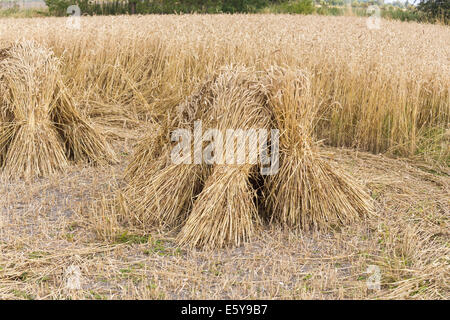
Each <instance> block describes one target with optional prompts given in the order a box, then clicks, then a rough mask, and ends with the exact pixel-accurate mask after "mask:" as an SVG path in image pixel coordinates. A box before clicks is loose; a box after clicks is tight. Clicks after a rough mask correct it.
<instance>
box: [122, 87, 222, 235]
mask: <svg viewBox="0 0 450 320" xmlns="http://www.w3.org/2000/svg"><path fill="white" fill-rule="evenodd" d="M212 82H213V80H211V79H209V80H206V81H205V83H203V84H202V85H201V86H200V87H199V89H198V90H197V91H196V92H195V93H194V94H192V95H191V96H190V97H188V98H187V99H186V100H185V101H184V102H183V103H181V104H180V105H179V106H177V110H176V112H174V113H173V114H175V116H174V117H173V118H172V117H171V114H169V115H168V119H165V121H164V122H163V124H160V125H154V131H152V132H151V133H150V134H149V135H148V136H147V137H145V138H144V139H143V140H142V141H141V142H140V143H139V144H138V145H137V146H136V148H135V151H134V156H133V159H132V161H131V162H130V164H129V165H128V167H127V169H126V172H125V179H126V181H127V182H128V184H127V186H126V187H125V189H124V192H123V193H122V197H123V198H124V201H125V203H126V207H127V208H128V207H132V208H133V210H132V211H128V210H126V211H127V212H124V214H125V215H126V216H127V218H128V219H129V222H131V223H132V224H134V225H138V226H141V227H142V228H143V229H144V230H146V229H147V228H148V227H149V226H154V225H158V226H160V227H170V228H177V227H179V226H181V225H182V224H183V223H184V221H185V220H186V218H187V215H188V213H189V212H190V210H191V208H192V204H193V199H194V197H195V196H196V195H197V194H198V193H199V192H200V190H201V188H202V185H203V184H204V180H205V177H206V175H207V172H208V170H207V169H206V168H205V167H204V166H202V165H194V164H174V163H172V162H171V158H170V154H171V149H172V147H171V142H170V131H171V130H173V129H180V128H184V129H188V130H193V128H194V121H195V120H196V119H199V118H201V117H202V114H204V113H206V112H207V110H208V109H209V108H210V107H209V106H210V105H211V101H212V99H213V97H212V90H211V83H212Z"/></svg>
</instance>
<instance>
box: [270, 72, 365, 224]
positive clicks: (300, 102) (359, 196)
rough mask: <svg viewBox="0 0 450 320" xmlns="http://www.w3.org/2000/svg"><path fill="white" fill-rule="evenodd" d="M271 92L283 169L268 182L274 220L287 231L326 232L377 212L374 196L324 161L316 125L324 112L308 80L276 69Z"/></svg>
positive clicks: (296, 73)
mask: <svg viewBox="0 0 450 320" xmlns="http://www.w3.org/2000/svg"><path fill="white" fill-rule="evenodd" d="M267 81H268V83H267V89H268V91H269V103H270V105H271V107H272V109H273V113H274V116H275V121H276V126H277V127H278V128H279V130H280V132H281V136H280V158H281V159H280V169H279V172H278V174H276V175H273V176H269V178H268V179H267V183H266V186H265V187H266V194H267V198H266V201H267V207H268V208H269V210H270V211H271V215H272V218H271V219H272V220H276V221H278V222H280V223H281V224H283V225H285V226H287V227H294V228H297V227H298V228H302V229H309V228H311V227H312V228H313V229H326V228H330V227H333V226H336V225H341V224H345V223H351V222H352V221H354V220H355V219H356V218H358V217H361V216H364V215H366V214H368V213H370V212H372V209H373V208H372V202H371V201H370V197H369V196H368V195H367V194H366V192H364V190H362V189H361V187H360V186H359V185H358V184H357V183H355V182H353V181H352V179H350V178H349V177H348V176H347V175H345V174H344V173H343V172H341V171H340V170H338V168H335V167H332V166H331V165H330V164H329V163H328V162H326V161H325V160H324V159H322V158H321V157H320V156H319V152H318V147H317V143H315V141H314V133H313V130H314V126H315V124H316V122H317V121H318V120H319V119H320V116H321V114H320V112H321V110H320V109H321V108H320V106H319V105H318V104H317V102H316V101H314V99H313V98H312V95H311V88H310V82H309V77H308V76H307V75H306V74H305V73H303V72H301V71H298V70H290V69H284V68H280V67H273V68H271V69H270V70H269V71H268V77H267Z"/></svg>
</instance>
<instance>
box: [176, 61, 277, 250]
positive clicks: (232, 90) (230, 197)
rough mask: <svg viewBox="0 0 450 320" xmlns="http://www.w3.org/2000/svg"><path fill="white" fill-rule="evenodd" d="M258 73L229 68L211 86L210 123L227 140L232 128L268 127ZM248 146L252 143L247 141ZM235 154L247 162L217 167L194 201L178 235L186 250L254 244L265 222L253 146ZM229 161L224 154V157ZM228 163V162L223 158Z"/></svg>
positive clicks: (263, 93)
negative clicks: (259, 204)
mask: <svg viewBox="0 0 450 320" xmlns="http://www.w3.org/2000/svg"><path fill="white" fill-rule="evenodd" d="M259 77H260V74H258V73H256V72H255V71H254V70H252V69H248V68H244V67H237V68H232V67H229V68H226V69H224V70H223V71H222V73H221V74H220V75H219V76H218V77H217V79H216V81H215V82H214V84H213V92H214V102H213V106H212V108H211V109H210V113H209V114H208V115H205V117H204V118H205V119H206V120H207V123H210V124H215V127H216V128H217V129H218V130H219V132H221V133H222V136H223V137H225V136H226V130H228V129H241V130H248V129H267V128H268V127H269V124H270V119H271V117H270V112H269V111H268V109H267V106H266V103H265V101H266V95H265V92H264V88H263V87H262V86H261V85H260V81H259ZM249 143H250V142H249ZM226 151H227V152H233V154H234V155H237V154H239V153H242V154H245V155H246V156H247V159H246V160H245V163H243V164H234V165H233V164H226V165H222V164H215V165H214V166H213V168H212V174H211V175H210V176H209V177H208V179H207V180H206V184H205V187H204V188H203V190H202V192H201V193H200V194H199V196H198V198H197V199H196V200H195V202H194V206H193V209H192V212H191V214H190V215H189V218H188V219H187V221H186V224H185V225H184V227H183V228H182V230H181V232H180V234H179V235H178V241H179V243H180V244H181V245H184V246H199V247H223V246H225V245H239V244H240V243H242V242H245V241H248V240H250V238H251V237H252V235H253V234H254V232H255V230H256V229H257V228H258V227H259V226H260V224H261V220H260V219H259V216H258V211H257V208H256V204H255V197H256V192H255V190H254V189H253V187H252V185H251V184H250V178H251V175H252V174H253V173H254V170H252V169H253V168H254V167H255V166H256V165H257V163H253V164H252V163H250V161H249V159H250V158H252V157H254V158H255V159H256V158H257V155H255V154H250V152H254V150H252V149H251V148H250V146H249V148H248V150H247V148H246V147H245V145H239V146H238V145H237V144H235V145H234V150H226ZM222 156H223V157H225V155H222ZM223 160H224V161H225V159H223Z"/></svg>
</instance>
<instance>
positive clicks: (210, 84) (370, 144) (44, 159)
mask: <svg viewBox="0 0 450 320" xmlns="http://www.w3.org/2000/svg"><path fill="white" fill-rule="evenodd" d="M66 22H67V21H66V19H64V18H42V19H40V18H39V19H28V20H27V19H14V20H12V19H11V20H9V19H2V20H0V71H1V73H0V93H1V94H0V165H1V172H0V176H1V177H0V252H1V254H0V298H2V299H14V298H16V299H17V298H19V299H65V298H75V299H86V298H87V299H190V298H192V299H210V298H213V299H219V298H221V299H230V298H231V299H252V298H253V299H259V298H263V299H305V298H306V299H378V298H388V299H404V298H407V299H449V298H450V283H449V281H448V279H449V278H450V277H449V276H450V268H449V262H450V261H449V258H450V257H449V254H450V249H449V213H450V210H449V208H450V196H449V194H450V193H449V183H450V170H449V164H450V147H449V142H450V139H449V130H450V95H449V92H450V60H449V57H450V43H449V41H448V39H449V38H450V29H449V27H447V26H441V25H426V24H416V23H400V22H388V21H382V27H381V29H376V30H373V29H368V28H367V25H366V21H365V20H364V19H363V18H356V17H355V18H354V17H319V16H297V15H214V16H209V15H179V16H178V15H168V16H157V15H155V16H136V17H126V16H118V17H82V18H81V24H80V29H71V28H68V27H67V24H66ZM5 30H8V32H5ZM11 30H12V31H11ZM199 120H201V121H202V123H203V125H204V128H203V129H204V130H206V129H208V128H216V129H217V131H218V132H219V133H221V134H223V136H225V132H226V131H227V130H229V129H244V130H250V129H254V128H256V129H265V130H271V129H278V130H279V131H280V136H279V170H278V171H277V173H275V174H273V175H268V176H264V175H262V174H261V173H260V172H262V171H261V168H262V166H263V163H262V161H256V162H253V163H250V164H249V163H245V164H233V165H229V164H223V163H222V164H219V163H217V162H216V163H212V164H204V163H201V164H188V163H187V160H188V158H190V156H189V157H186V158H184V159H182V160H183V161H185V163H182V164H174V163H173V161H172V162H171V159H173V158H171V156H172V153H171V152H172V151H173V149H172V148H173V146H174V140H171V133H172V132H173V131H174V130H177V129H184V130H187V131H189V132H190V131H193V132H194V134H195V123H196V121H199ZM274 141H275V140H274V138H273V137H272V138H271V140H270V141H269V144H268V145H267V148H268V149H270V153H271V154H272V150H273V145H274V143H275V142H274ZM188 145H189V147H190V146H191V142H189V144H188ZM200 145H201V144H200ZM258 145H259V141H258ZM192 146H193V150H194V153H193V155H194V158H195V156H196V152H197V150H196V149H195V148H196V147H195V141H194V143H192ZM236 148H237V150H238V151H239V148H238V147H236ZM271 148H272V149H271ZM249 149H250V146H249ZM233 150H234V149H233ZM200 151H201V152H203V151H202V150H200ZM212 154H213V153H211V154H210V155H212ZM212 157H213V158H214V159H216V160H217V154H216V153H214V155H213V156H212ZM249 157H252V154H249ZM255 158H256V156H255ZM373 266H375V267H376V268H378V270H379V271H380V275H381V279H380V288H379V289H371V288H370V287H369V286H368V282H367V281H368V280H370V279H369V278H370V275H371V273H370V270H371V268H372V267H373ZM368 270H369V271H368ZM73 273H75V274H77V281H75V283H74V282H73Z"/></svg>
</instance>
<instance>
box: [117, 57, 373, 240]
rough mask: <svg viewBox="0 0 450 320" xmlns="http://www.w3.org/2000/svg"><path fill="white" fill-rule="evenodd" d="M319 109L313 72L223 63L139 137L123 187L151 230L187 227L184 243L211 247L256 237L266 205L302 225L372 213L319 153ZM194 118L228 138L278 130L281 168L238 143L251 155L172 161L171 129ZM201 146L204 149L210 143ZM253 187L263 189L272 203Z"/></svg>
mask: <svg viewBox="0 0 450 320" xmlns="http://www.w3.org/2000/svg"><path fill="white" fill-rule="evenodd" d="M319 110H321V108H320V106H319V105H318V104H316V103H315V102H314V99H313V98H312V95H311V90H310V82H309V78H308V77H307V76H306V75H305V74H304V73H303V72H300V71H298V70H296V69H295V70H291V69H288V68H280V67H273V68H270V69H269V70H268V71H266V72H257V71H255V70H254V69H251V68H247V67H241V66H238V67H236V66H234V67H233V66H228V67H225V68H223V69H221V70H220V72H218V73H217V74H216V75H215V76H213V77H211V78H210V79H208V80H207V81H205V82H204V84H203V85H202V86H200V88H199V89H198V90H197V91H196V92H195V93H194V94H193V95H191V96H190V97H189V98H188V99H187V100H186V101H185V102H184V103H182V104H180V105H179V107H178V108H177V113H176V116H175V117H174V118H173V119H172V120H170V117H169V118H168V120H167V121H165V122H164V123H163V124H161V125H160V127H159V131H155V132H154V133H153V134H151V135H150V136H149V137H147V138H146V139H144V140H143V141H142V142H141V143H140V144H139V145H138V146H137V149H136V152H135V155H134V157H133V160H132V162H131V163H130V165H129V167H128V169H127V174H126V177H127V180H128V182H129V183H128V185H127V187H126V189H125V192H124V193H123V194H124V195H125V199H126V200H127V201H126V208H127V210H126V213H127V216H128V218H129V219H130V221H131V222H133V223H134V224H136V223H137V224H138V225H139V226H141V227H143V228H144V229H145V230H147V229H148V228H149V227H151V226H155V225H157V226H160V227H161V226H164V227H171V228H175V229H179V228H181V230H180V232H179V234H178V237H177V240H178V242H179V244H180V245H182V246H191V247H203V248H205V247H206V248H213V247H223V246H227V245H239V244H241V243H243V242H246V241H249V240H250V239H251V237H252V236H253V235H254V234H255V232H256V230H257V229H258V228H259V227H260V226H261V223H262V219H261V217H260V216H259V214H258V213H261V212H262V213H264V215H265V216H267V217H269V219H270V220H274V221H277V222H279V223H281V224H282V225H284V226H286V227H294V228H297V227H300V228H303V229H309V228H310V227H314V228H315V229H320V228H324V227H332V226H335V225H341V224H344V223H351V222H353V221H354V220H356V219H357V218H358V217H361V216H364V215H366V214H367V213H370V212H371V210H372V204H371V202H370V199H369V197H368V195H367V194H366V193H365V192H364V191H363V190H362V189H361V187H359V186H358V184H357V183H356V182H354V181H352V179H351V178H349V177H348V176H346V175H345V174H344V173H342V172H341V171H340V170H338V169H337V168H334V167H332V166H331V165H330V164H329V163H328V162H326V161H325V160H324V159H322V158H321V157H320V156H319V152H318V147H317V143H316V142H315V141H314V133H313V132H314V126H315V124H316V122H317V121H318V119H319V118H320V116H319V114H318V113H319ZM320 112H324V111H323V110H322V111H320ZM195 120H202V124H203V125H204V126H206V127H204V128H203V129H204V130H206V129H207V128H215V129H218V131H219V132H221V133H222V136H223V137H225V136H226V131H227V129H241V130H248V129H266V130H268V129H271V128H277V129H279V130H280V131H281V137H280V148H281V149H280V151H281V154H280V157H281V167H280V171H279V172H278V173H276V174H275V175H273V176H269V177H267V178H262V177H261V176H260V173H259V168H260V165H261V163H259V162H258V161H257V162H255V163H251V162H250V161H248V160H250V158H251V157H255V158H257V155H251V154H249V153H250V152H255V151H254V150H253V149H251V148H250V146H248V147H247V146H246V145H239V144H237V143H236V144H234V146H233V148H234V152H235V153H234V154H236V153H239V152H240V153H243V154H246V156H247V158H246V161H245V163H244V164H224V163H223V162H224V161H225V154H222V155H218V154H211V156H212V157H216V158H217V157H218V156H219V157H220V156H222V158H223V162H222V163H218V164H211V165H205V164H174V163H172V162H171V159H170V152H171V148H172V145H171V143H170V139H169V136H170V131H171V130H174V129H178V128H188V129H190V130H193V127H194V121H195ZM210 143H211V144H214V143H217V142H216V141H214V140H213V142H210ZM202 147H206V149H202V151H201V152H202V154H203V156H205V154H204V150H207V148H208V146H205V142H204V143H203V145H202ZM216 151H217V150H216ZM227 151H230V150H227ZM256 152H257V151H256ZM194 153H195V152H194ZM187 156H192V154H190V155H187ZM203 160H205V159H203ZM209 160H211V159H209ZM216 163H217V162H216ZM256 181H258V182H259V184H260V185H258V184H256V185H255V182H256ZM262 184H264V185H262ZM255 188H262V189H263V190H264V196H265V197H266V198H265V203H264V201H260V199H257V195H256V190H255Z"/></svg>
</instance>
